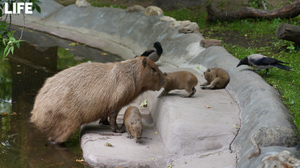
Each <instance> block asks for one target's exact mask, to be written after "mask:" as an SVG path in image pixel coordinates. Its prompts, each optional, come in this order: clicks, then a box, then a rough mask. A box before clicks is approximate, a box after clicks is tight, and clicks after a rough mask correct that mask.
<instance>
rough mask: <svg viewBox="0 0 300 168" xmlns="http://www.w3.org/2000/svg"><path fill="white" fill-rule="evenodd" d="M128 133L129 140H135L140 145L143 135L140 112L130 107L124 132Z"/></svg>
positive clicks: (123, 127)
mask: <svg viewBox="0 0 300 168" xmlns="http://www.w3.org/2000/svg"><path fill="white" fill-rule="evenodd" d="M125 129H126V131H127V132H128V136H127V138H130V139H132V138H134V139H135V142H136V143H140V139H141V137H142V134H143V123H142V116H141V113H140V110H139V109H138V108H137V107H135V106H130V107H128V108H127V109H126V111H125V114H124V118H123V125H122V130H124V131H125Z"/></svg>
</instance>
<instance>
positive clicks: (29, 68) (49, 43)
mask: <svg viewBox="0 0 300 168" xmlns="http://www.w3.org/2000/svg"><path fill="white" fill-rule="evenodd" d="M16 35H18V32H16ZM23 39H24V40H26V41H28V42H29V43H30V44H29V43H26V42H23V43H22V44H21V47H20V49H19V50H15V52H14V55H10V56H9V59H6V60H4V61H3V62H0V64H1V66H0V113H1V115H0V123H1V129H0V148H1V153H0V165H1V166H0V167H22V168H26V167H33V168H39V167H43V168H44V167H84V166H83V164H81V163H78V162H76V159H81V158H82V154H81V150H80V146H79V138H78V133H77V134H75V135H73V136H72V137H71V138H70V139H69V140H68V141H67V144H66V145H67V147H68V150H58V149H56V148H54V147H53V146H51V145H48V144H47V141H46V140H47V138H46V136H45V135H43V134H42V133H41V132H40V131H39V130H37V129H36V128H35V127H34V125H33V124H32V123H30V122H29V118H30V111H31V110H32V106H33V103H34V98H35V96H36V94H37V92H38V90H39V89H40V88H41V86H42V85H43V83H44V81H45V79H46V78H48V77H50V76H52V75H54V74H55V73H56V72H58V71H59V70H60V69H63V68H68V67H70V66H74V65H76V64H78V63H79V62H78V61H74V59H73V55H72V54H75V55H76V56H79V57H85V58H89V59H95V58H96V60H97V61H103V62H109V61H118V60H120V58H119V57H117V56H111V55H110V54H106V53H105V54H103V53H104V52H103V51H99V50H96V49H91V48H88V47H85V46H70V45H69V44H70V43H72V42H70V41H66V40H62V39H58V38H55V37H53V36H50V35H47V34H43V33H37V32H33V31H31V30H27V31H26V32H25V33H24V38H23ZM57 44H59V45H60V47H57V46H56V45H57ZM65 49H67V50H65ZM82 51H84V52H82ZM71 53H72V54H71ZM86 53H87V54H88V56H86V55H84V54H86ZM58 55H59V56H58ZM58 57H59V59H58ZM81 60H82V61H87V60H86V59H81Z"/></svg>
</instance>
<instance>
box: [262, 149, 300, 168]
mask: <svg viewBox="0 0 300 168" xmlns="http://www.w3.org/2000/svg"><path fill="white" fill-rule="evenodd" d="M259 167H260V168H269V167H277V168H284V167H295V168H297V167H298V168H299V167H300V160H299V159H297V158H296V157H295V156H293V155H292V154H291V153H290V152H289V151H282V152H280V153H276V154H273V155H270V156H266V157H265V158H263V160H262V162H261V164H260V166H259Z"/></svg>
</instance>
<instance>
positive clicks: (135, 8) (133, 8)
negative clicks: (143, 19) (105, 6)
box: [125, 5, 145, 12]
mask: <svg viewBox="0 0 300 168" xmlns="http://www.w3.org/2000/svg"><path fill="white" fill-rule="evenodd" d="M143 10H145V8H144V7H142V6H140V5H133V6H129V7H128V8H126V9H125V11H126V12H137V11H143Z"/></svg>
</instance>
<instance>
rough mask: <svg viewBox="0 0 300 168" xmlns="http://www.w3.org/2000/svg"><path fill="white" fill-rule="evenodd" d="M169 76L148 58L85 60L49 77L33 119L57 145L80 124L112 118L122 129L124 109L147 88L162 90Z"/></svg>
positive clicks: (117, 129) (115, 128)
mask: <svg viewBox="0 0 300 168" xmlns="http://www.w3.org/2000/svg"><path fill="white" fill-rule="evenodd" d="M164 79H165V76H164V74H163V73H162V72H161V71H160V70H159V69H158V68H157V66H156V65H155V64H154V63H153V62H152V61H151V60H150V59H149V58H146V57H138V58H136V59H130V60H126V61H122V62H115V63H82V64H79V65H77V66H74V67H71V68H68V69H66V70H63V71H61V72H59V73H57V74H56V75H54V76H53V77H51V78H49V79H47V80H46V82H45V84H44V86H43V87H42V88H41V89H40V91H39V93H38V95H37V96H36V100H35V103H34V107H33V110H32V112H31V113H32V116H31V121H32V122H33V123H34V124H35V125H36V126H37V128H38V129H40V130H41V131H42V132H44V133H45V134H46V135H47V136H48V140H49V141H50V142H51V143H53V144H60V143H62V142H65V141H66V140H67V139H68V138H69V137H70V135H71V134H72V133H74V132H75V131H76V129H78V128H79V126H80V125H82V124H85V123H89V122H92V121H96V120H98V119H100V118H104V119H105V118H108V117H109V119H110V125H111V128H112V130H113V132H120V129H119V128H118V126H117V124H116V117H117V115H118V113H119V111H120V109H121V108H122V107H123V106H125V105H127V104H129V103H130V102H131V101H132V100H134V99H135V98H136V97H137V96H138V95H139V94H141V93H143V92H145V91H147V90H160V89H161V87H162V86H163V84H164Z"/></svg>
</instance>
